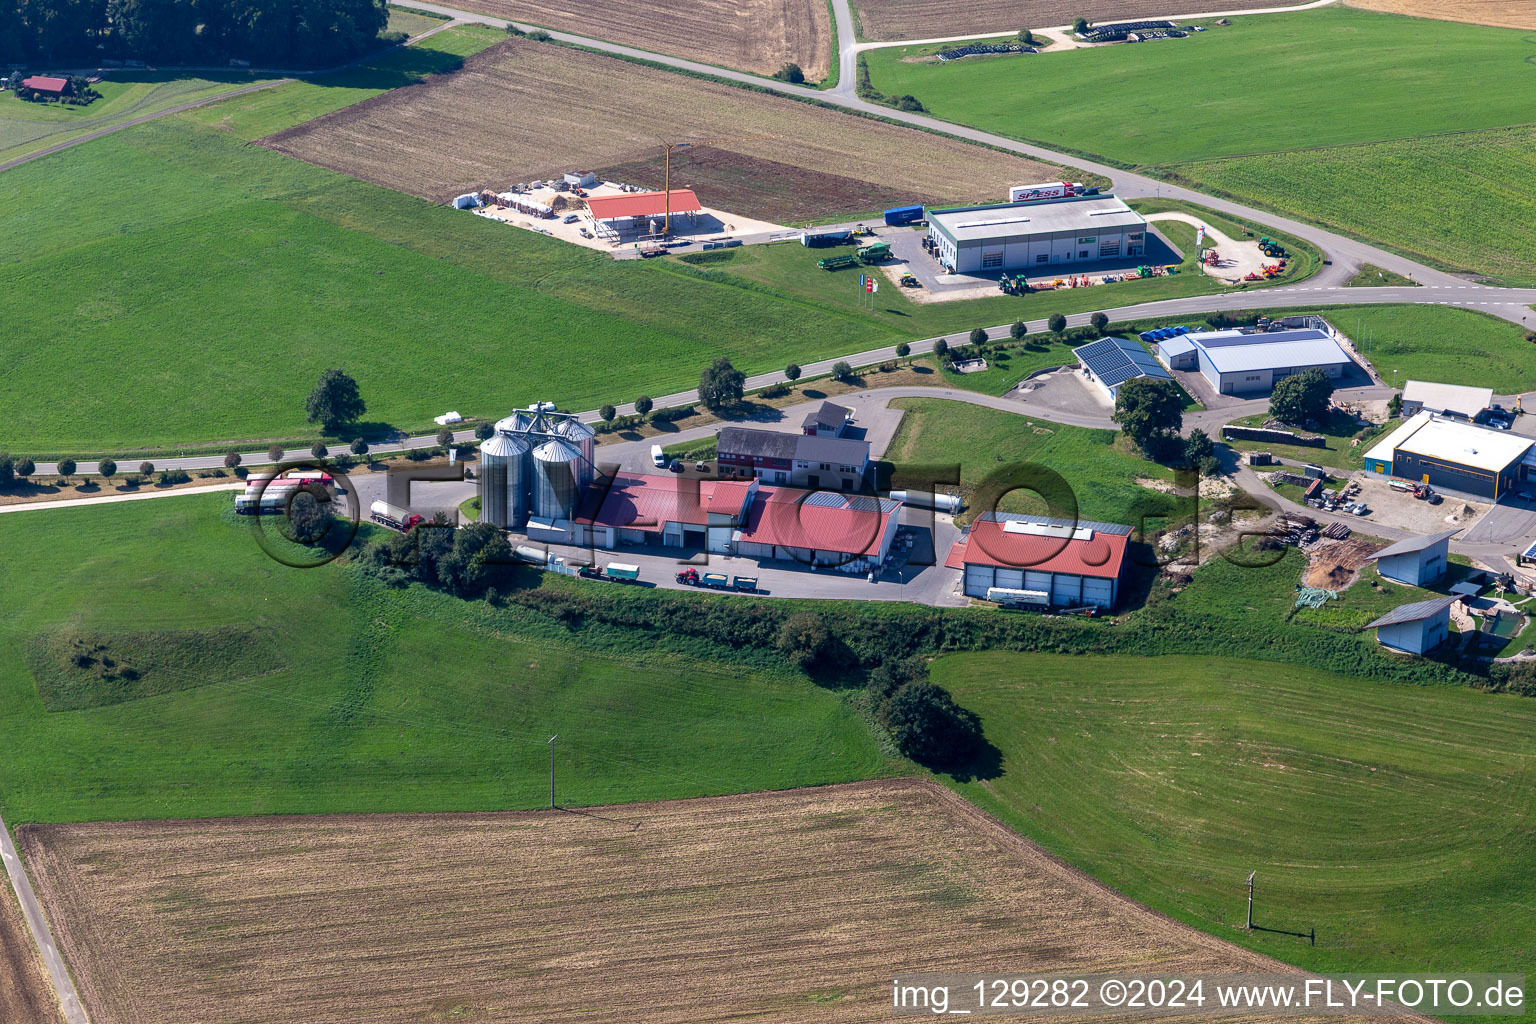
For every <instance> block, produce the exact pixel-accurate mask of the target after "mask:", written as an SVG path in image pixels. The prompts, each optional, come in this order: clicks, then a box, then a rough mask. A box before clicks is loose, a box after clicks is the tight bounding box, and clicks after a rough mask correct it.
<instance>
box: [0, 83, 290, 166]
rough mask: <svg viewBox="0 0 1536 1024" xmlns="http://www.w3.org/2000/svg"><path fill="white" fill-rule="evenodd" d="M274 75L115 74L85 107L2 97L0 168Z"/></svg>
mask: <svg viewBox="0 0 1536 1024" xmlns="http://www.w3.org/2000/svg"><path fill="white" fill-rule="evenodd" d="M273 77H274V76H270V75H253V74H251V73H249V72H235V71H231V72H229V73H227V74H214V73H206V74H202V75H199V76H197V77H194V78H175V77H171V76H169V75H164V74H160V73H156V72H150V71H115V72H113V73H112V78H111V79H110V80H108V81H105V82H101V83H99V84H98V85H97V86H96V91H97V92H99V93H101V98H100V99H98V100H95V101H94V102H92V103H91V104H90V106H86V107H70V106H64V105H63V104H58V103H29V102H26V101H24V100H19V99H17V98H16V94H15V93H12V92H9V91H7V92H0V163H5V162H7V161H10V160H14V159H16V158H17V157H20V156H26V155H27V154H28V153H35V152H37V151H38V150H40V149H47V148H48V147H50V146H56V145H58V144H59V143H61V142H69V141H70V140H71V139H77V138H79V137H81V136H82V135H88V134H90V133H91V132H94V131H99V130H100V129H102V128H109V127H111V126H112V125H115V124H121V123H122V122H124V121H130V120H132V119H133V118H136V117H142V116H144V115H145V114H153V113H155V112H156V111H160V110H165V109H167V108H168V107H174V106H177V105H178V104H181V103H190V102H192V101H194V100H200V99H203V98H204V97H207V96H215V95H217V94H219V93H221V92H227V91H229V90H231V89H238V88H240V87H241V86H245V85H253V84H256V83H258V82H264V81H271V80H272V78H273Z"/></svg>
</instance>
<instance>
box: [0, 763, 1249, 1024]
mask: <svg viewBox="0 0 1536 1024" xmlns="http://www.w3.org/2000/svg"><path fill="white" fill-rule="evenodd" d="M21 842H22V845H23V848H24V849H25V851H26V855H27V857H28V859H29V862H30V863H31V865H32V868H33V871H34V874H35V876H36V877H37V879H38V882H39V886H40V891H41V892H42V893H43V898H44V900H45V901H46V905H47V908H48V911H49V913H50V915H51V916H52V918H53V920H54V921H56V922H59V923H60V925H61V928H60V933H59V934H60V942H61V943H62V944H63V947H64V948H65V950H66V951H67V953H68V955H69V957H70V961H71V963H73V964H75V965H76V970H77V971H78V972H79V973H80V974H81V975H82V977H81V982H82V985H81V990H82V994H83V997H84V999H85V1001H86V1004H87V1007H88V1008H89V1010H90V1012H91V1015H92V1020H93V1021H94V1022H95V1024H172V1022H174V1024H200V1022H213V1021H219V1022H227V1024H245V1022H252V1024H254V1022H258V1021H260V1022H267V1021H274V1020H302V1021H304V1022H305V1024H329V1022H341V1021H354V1020H357V1019H361V1017H363V1016H365V1017H366V1019H367V1020H369V1021H373V1022H381V1024H395V1022H399V1024H405V1022H417V1021H422V1020H434V1019H440V1018H441V1019H461V1018H462V1019H472V1020H474V1021H477V1022H483V1021H540V1022H547V1021H551V1020H561V1019H566V1018H568V1017H570V1016H571V1015H573V1014H576V1013H578V1012H579V1013H581V1018H582V1019H583V1020H589V1021H614V1022H620V1021H623V1022H632V1021H637V1020H644V1021H647V1022H657V1024H669V1022H677V1024H684V1022H688V1024H692V1022H694V1021H699V1020H704V1019H722V1018H725V1017H741V1018H756V1019H765V1020H772V1021H775V1022H797V1021H808V1022H809V1021H817V1022H822V1021H873V1020H886V1019H888V1018H889V1016H890V1011H889V1008H888V1000H889V998H890V996H889V984H890V980H891V978H892V975H893V973H894V972H910V971H916V970H967V969H975V970H982V969H996V968H998V967H1000V966H1001V965H1006V966H1007V968H1008V969H1009V970H1011V971H1019V972H1027V971H1031V970H1047V969H1052V970H1057V969H1059V970H1073V971H1109V970H1135V971H1137V972H1140V973H1150V972H1163V971H1167V972H1177V971H1191V970H1244V969H1269V968H1271V967H1272V962H1270V961H1267V960H1264V959H1263V958H1261V957H1258V956H1256V955H1254V954H1251V953H1248V952H1246V951H1244V950H1241V949H1238V948H1237V947H1235V946H1232V945H1229V944H1227V943H1225V942H1222V941H1220V940H1218V939H1216V938H1213V937H1211V936H1208V935H1205V934H1203V933H1200V932H1196V931H1194V930H1193V929H1190V928H1187V927H1185V926H1183V925H1180V924H1176V923H1174V922H1172V921H1170V920H1167V919H1165V918H1163V917H1161V916H1160V915H1157V914H1154V913H1152V912H1151V911H1148V910H1147V909H1145V908H1143V907H1141V906H1139V905H1137V904H1134V903H1132V902H1130V901H1129V900H1126V899H1125V898H1123V897H1121V896H1119V895H1117V894H1115V893H1113V892H1111V891H1109V890H1108V889H1106V888H1104V887H1103V886H1100V885H1099V884H1097V883H1095V882H1093V881H1092V880H1090V879H1088V878H1086V877H1084V876H1082V875H1080V874H1078V873H1077V872H1074V871H1072V870H1070V869H1068V868H1066V867H1064V866H1062V865H1061V864H1059V863H1057V862H1055V861H1053V860H1052V859H1050V858H1049V857H1047V856H1045V855H1044V854H1043V853H1042V852H1041V851H1040V850H1039V849H1038V848H1036V847H1034V846H1033V845H1031V844H1030V843H1028V842H1027V841H1025V840H1023V839H1022V838H1021V837H1019V836H1018V835H1017V834H1016V833H1014V832H1011V831H1010V830H1008V829H1006V828H1004V827H1003V826H1002V825H1000V824H999V823H997V822H996V821H994V820H993V819H991V818H989V817H987V816H986V815H984V814H982V813H981V812H980V811H978V810H977V809H976V808H975V807H973V806H972V805H971V804H969V803H966V802H965V801H963V800H961V799H960V798H959V797H957V796H955V795H954V794H953V793H951V792H949V791H948V790H945V789H943V788H941V787H938V786H936V785H934V784H932V783H928V782H923V781H918V780H910V779H900V780H888V781H879V782H870V783H857V784H853V785H846V786H828V787H821V788H815V789H802V790H790V791H786V792H778V793H762V794H754V795H750V796H742V797H720V798H709V799H701V800H685V801H676V802H672V803H663V804H636V805H628V806H618V807H603V808H590V809H586V810H580V811H529V812H509V813H503V814H452V815H359V816H335V817H307V818H306V817H297V818H261V819H241V820H225V821H188V822H139V823H134V822H120V823H104V824H84V825H50V826H24V827H23V829H22V831H21ZM1245 1019H1246V1018H1245ZM1253 1020H1255V1021H1257V1020H1258V1018H1253Z"/></svg>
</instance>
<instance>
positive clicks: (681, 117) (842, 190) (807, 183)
mask: <svg viewBox="0 0 1536 1024" xmlns="http://www.w3.org/2000/svg"><path fill="white" fill-rule="evenodd" d="M619 97H622V98H623V99H622V101H620V100H619V99H618V98H619ZM687 138H700V139H709V138H747V139H749V141H741V142H725V143H719V144H718V145H717V148H715V149H714V150H712V151H711V152H709V153H706V154H704V155H702V156H700V157H698V158H697V159H695V160H693V161H691V162H680V163H678V164H676V165H675V166H676V167H678V168H681V169H682V173H684V175H685V181H686V183H687V184H690V185H692V186H693V187H694V188H695V189H697V190H698V191H699V194H700V196H701V197H702V198H704V199H705V201H706V202H707V203H710V204H712V205H716V204H717V208H719V209H723V210H726V211H728V212H730V213H738V214H741V215H743V216H748V217H754V218H758V219H761V220H768V221H773V222H777V223H783V222H784V221H785V220H793V219H794V218H793V217H790V216H788V215H787V213H786V209H792V210H794V211H798V212H800V213H805V214H806V215H807V216H806V218H805V219H811V218H813V217H828V216H834V215H838V214H848V215H857V214H862V213H867V212H869V211H870V210H872V209H875V208H877V207H878V206H880V205H881V204H888V202H889V201H893V200H887V199H886V198H885V197H888V196H900V197H901V199H902V200H904V201H909V202H918V201H938V202H966V201H971V200H995V199H996V198H997V197H998V196H999V195H1000V194H1001V193H1003V192H1004V187H1005V186H1006V185H1007V184H1008V183H1010V182H1020V181H1035V180H1040V179H1042V178H1044V179H1049V178H1052V177H1055V176H1059V175H1060V173H1061V169H1060V168H1056V167H1051V166H1049V165H1045V164H1040V163H1037V162H1035V161H1032V160H1025V159H1022V158H1020V157H1016V156H1011V155H1009V154H1006V153H1001V152H997V151H994V150H990V149H985V148H983V147H980V146H973V145H970V144H969V143H965V142H960V141H958V140H955V139H948V138H943V137H940V136H937V135H931V134H929V133H927V132H921V131H917V130H916V129H912V128H905V127H901V126H899V125H893V124H887V123H884V122H881V121H876V120H874V119H871V118H865V117H858V116H855V115H852V114H845V113H842V112H840V111H836V110H830V109H827V108H823V107H817V106H813V105H810V104H806V103H800V102H798V101H795V100H791V99H785V98H783V97H779V96H771V95H767V94H763V93H754V92H749V91H747V90H743V89H737V88H733V87H731V86H726V85H719V84H716V83H713V82H705V81H701V80H698V79H693V78H687V77H685V76H682V75H675V74H672V73H670V72H665V71H657V70H655V69H654V68H648V67H644V66H642V65H639V64H632V63H630V62H628V61H623V60H619V59H617V58H614V57H605V56H602V55H600V54H594V53H587V52H584V51H581V50H573V49H568V48H565V47H560V46H551V45H549V44H545V43H537V42H530V41H527V40H517V39H512V40H508V41H507V42H506V43H503V44H500V45H498V46H495V47H493V48H491V49H489V50H486V51H485V52H484V53H481V54H478V55H477V56H474V57H471V58H470V59H469V60H468V61H466V62H465V65H464V67H463V69H461V70H460V71H458V72H456V73H454V74H451V75H440V76H436V77H434V78H431V79H429V80H427V81H426V82H423V83H421V84H420V85H413V86H409V87H407V88H404V89H396V90H394V91H393V92H390V93H386V94H384V95H382V96H378V97H376V98H374V99H371V100H366V101H364V102H362V103H359V104H356V105H355V106H351V107H348V108H346V109H345V110H341V111H337V112H336V113H334V114H328V115H326V116H325V117H321V118H319V119H317V120H314V121H310V122H309V123H308V124H304V125H300V126H299V127H297V128H293V129H290V130H288V131H285V132H280V133H278V134H276V135H273V136H270V137H268V138H267V139H265V140H263V144H264V145H266V146H268V147H269V148H271V149H275V150H277V151H278V152H281V153H286V154H288V155H290V156H295V157H298V158H299V159H301V160H307V161H309V162H311V163H315V164H319V165H320V166H322V167H329V168H331V169H332V170H336V171H340V172H342V173H344V174H350V175H352V176H354V177H358V178H363V179H365V180H367V181H372V182H375V183H377V184H380V185H385V186H388V187H390V188H394V189H398V190H400V191H402V192H408V193H410V194H412V195H416V196H421V197H422V198H424V199H430V200H433V201H435V202H443V201H446V200H447V199H449V198H451V197H452V196H454V195H456V194H458V193H460V192H463V191H465V190H466V189H469V188H478V187H482V186H494V187H497V188H505V187H506V186H507V185H508V184H512V183H516V182H518V181H526V180H528V179H530V178H534V177H539V178H543V177H549V176H551V175H555V174H559V173H561V172H564V171H568V170H571V169H572V168H576V167H580V168H592V169H594V170H595V169H599V168H604V169H610V170H612V169H615V168H627V167H635V169H636V174H635V177H637V178H641V177H643V178H644V179H645V181H644V182H643V183H644V184H649V185H656V186H659V185H660V184H661V182H660V175H659V174H657V173H655V171H654V167H653V165H654V162H655V161H656V160H657V158H658V157H659V156H660V147H659V144H658V139H673V140H683V139H687ZM748 179H755V180H751V181H750V183H748ZM678 184H679V182H678V181H676V180H674V182H673V186H674V187H676V186H677V185H678ZM816 185H822V186H825V187H826V188H828V189H829V191H828V192H827V193H826V194H824V195H820V194H812V192H813V188H814V187H815V186H816ZM790 195H795V196H797V198H796V199H794V200H793V205H792V206H790V207H787V208H786V207H785V206H782V205H781V200H782V197H784V196H790ZM872 202H873V203H874V205H869V204H870V203H872Z"/></svg>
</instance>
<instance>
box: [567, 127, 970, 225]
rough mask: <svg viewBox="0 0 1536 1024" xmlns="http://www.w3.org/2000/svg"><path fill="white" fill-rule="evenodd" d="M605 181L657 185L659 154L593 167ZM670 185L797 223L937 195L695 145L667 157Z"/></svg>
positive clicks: (724, 205)
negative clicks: (828, 213) (829, 213)
mask: <svg viewBox="0 0 1536 1024" xmlns="http://www.w3.org/2000/svg"><path fill="white" fill-rule="evenodd" d="M597 173H598V176H599V177H600V178H603V179H604V180H607V181H628V182H634V183H636V184H642V185H654V186H655V187H656V188H661V183H662V181H663V180H664V179H663V173H664V171H663V167H662V160H661V157H660V156H655V157H652V158H650V159H648V160H633V161H630V162H629V163H624V164H615V165H614V166H612V167H599V168H597ZM672 187H673V188H678V187H683V188H691V189H693V190H694V192H696V193H697V194H698V196H699V202H701V203H703V204H704V205H705V206H707V207H710V208H712V209H718V210H730V211H731V212H732V213H739V214H741V215H743V216H748V217H758V218H768V217H770V216H771V218H772V219H773V220H774V221H776V222H778V223H791V224H795V223H799V222H801V221H808V220H814V219H816V218H817V217H820V216H824V215H825V211H826V210H829V209H834V210H847V211H849V212H850V213H851V212H855V211H860V210H870V211H873V210H883V209H887V208H889V207H892V206H897V205H902V206H905V205H908V204H910V203H922V204H923V205H924V206H929V205H932V204H934V203H937V202H940V200H939V199H938V198H937V197H934V196H924V195H919V194H917V193H915V192H902V191H898V190H896V189H893V188H885V187H882V186H880V185H876V184H875V183H873V182H871V181H867V180H864V179H862V178H848V177H844V176H842V175H840V174H823V173H821V172H819V171H812V170H807V169H805V168H800V167H794V166H792V165H790V164H785V163H779V162H777V161H774V160H759V159H757V158H755V157H749V156H743V155H741V154H740V153H732V152H730V151H728V150H724V149H715V148H714V147H712V146H700V147H698V148H697V149H689V150H686V151H684V152H681V153H674V154H673V155H672Z"/></svg>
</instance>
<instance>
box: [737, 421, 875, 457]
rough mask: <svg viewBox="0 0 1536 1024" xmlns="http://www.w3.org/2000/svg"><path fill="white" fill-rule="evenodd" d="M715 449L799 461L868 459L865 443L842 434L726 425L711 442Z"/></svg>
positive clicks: (866, 442)
mask: <svg viewBox="0 0 1536 1024" xmlns="http://www.w3.org/2000/svg"><path fill="white" fill-rule="evenodd" d="M715 448H716V450H717V451H722V452H730V453H731V454H733V455H750V456H753V457H754V458H759V459H786V460H791V461H792V460H795V459H798V460H800V461H802V462H835V463H837V464H838V465H840V466H862V465H863V464H864V463H866V462H868V461H869V442H868V441H853V440H849V439H847V438H842V437H811V436H810V435H808V434H791V433H788V432H786V431H783V430H759V429H757V428H756V427H726V428H724V429H723V430H721V431H720V436H719V438H718V439H717V440H716V442H715Z"/></svg>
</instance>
